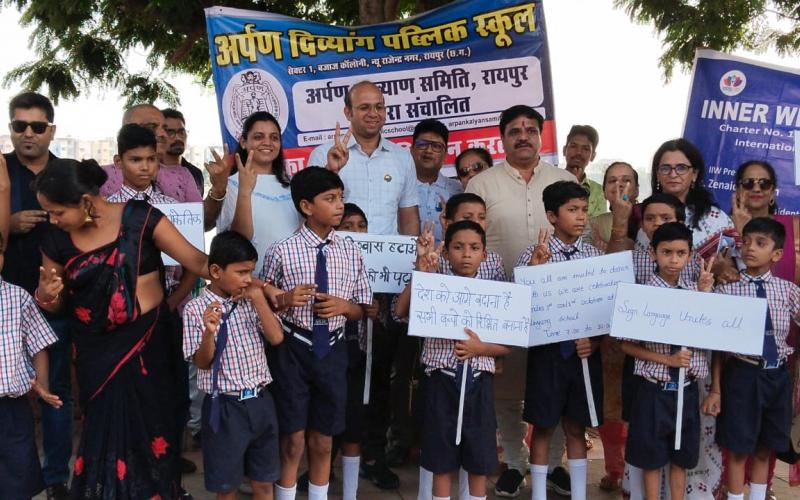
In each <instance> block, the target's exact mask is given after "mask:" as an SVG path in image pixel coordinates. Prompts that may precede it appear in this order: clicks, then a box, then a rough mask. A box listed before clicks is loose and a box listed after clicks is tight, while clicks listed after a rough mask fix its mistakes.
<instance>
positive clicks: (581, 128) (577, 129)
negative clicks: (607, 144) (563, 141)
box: [567, 125, 600, 150]
mask: <svg viewBox="0 0 800 500" xmlns="http://www.w3.org/2000/svg"><path fill="white" fill-rule="evenodd" d="M576 135H583V136H585V137H586V138H587V139H589V142H591V143H592V150H595V149H597V144H598V143H599V142H600V135H599V134H598V133H597V129H595V128H594V127H592V126H591V125H573V126H572V128H571V129H569V134H567V143H569V141H571V140H572V138H573V137H575V136H576Z"/></svg>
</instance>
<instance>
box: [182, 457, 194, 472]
mask: <svg viewBox="0 0 800 500" xmlns="http://www.w3.org/2000/svg"><path fill="white" fill-rule="evenodd" d="M195 471H197V466H196V465H195V464H194V462H192V461H191V460H189V459H188V458H183V457H181V474H191V473H193V472H195Z"/></svg>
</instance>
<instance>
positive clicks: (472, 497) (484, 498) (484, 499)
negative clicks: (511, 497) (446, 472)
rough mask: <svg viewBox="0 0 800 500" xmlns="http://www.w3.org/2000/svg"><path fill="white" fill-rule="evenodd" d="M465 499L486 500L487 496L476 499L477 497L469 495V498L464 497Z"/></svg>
mask: <svg viewBox="0 0 800 500" xmlns="http://www.w3.org/2000/svg"><path fill="white" fill-rule="evenodd" d="M464 498H469V500H486V496H482V497H475V496H472V495H469V496H467V497H464Z"/></svg>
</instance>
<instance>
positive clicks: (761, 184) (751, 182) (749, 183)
mask: <svg viewBox="0 0 800 500" xmlns="http://www.w3.org/2000/svg"><path fill="white" fill-rule="evenodd" d="M756 184H758V188H759V189H761V190H762V191H765V190H767V189H772V186H773V185H774V184H775V183H774V182H772V179H742V180H740V181H739V185H740V186H742V188H743V189H746V190H747V191H750V190H751V189H753V188H754V187H756Z"/></svg>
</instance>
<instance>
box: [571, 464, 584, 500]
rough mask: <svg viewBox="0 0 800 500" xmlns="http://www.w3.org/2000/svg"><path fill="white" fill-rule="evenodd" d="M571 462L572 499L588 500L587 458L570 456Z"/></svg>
mask: <svg viewBox="0 0 800 500" xmlns="http://www.w3.org/2000/svg"><path fill="white" fill-rule="evenodd" d="M567 463H568V464H569V489H570V491H571V492H572V500H586V469H587V467H588V462H587V460H586V459H585V458H570V459H568V460H567Z"/></svg>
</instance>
